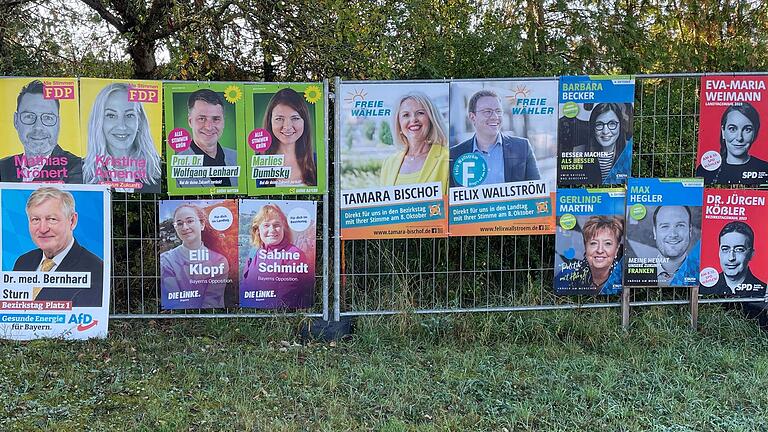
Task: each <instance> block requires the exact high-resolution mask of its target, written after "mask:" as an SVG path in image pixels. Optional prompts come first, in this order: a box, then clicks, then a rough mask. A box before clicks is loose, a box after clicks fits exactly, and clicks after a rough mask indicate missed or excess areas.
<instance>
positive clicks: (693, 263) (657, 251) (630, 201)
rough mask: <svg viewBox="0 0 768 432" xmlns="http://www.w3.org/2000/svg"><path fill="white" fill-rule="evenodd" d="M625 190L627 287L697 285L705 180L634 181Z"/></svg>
mask: <svg viewBox="0 0 768 432" xmlns="http://www.w3.org/2000/svg"><path fill="white" fill-rule="evenodd" d="M627 188H628V191H627V216H626V223H627V235H626V241H625V244H624V247H625V251H624V254H625V256H626V257H627V259H626V263H625V265H624V269H625V270H624V286H627V287H628V286H651V287H653V286H662V287H664V286H677V287H691V286H696V285H698V283H699V263H700V258H701V220H702V219H701V204H702V200H703V193H704V183H703V181H702V179H700V178H682V179H670V178H630V179H629V180H628V181H627Z"/></svg>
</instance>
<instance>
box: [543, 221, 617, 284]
mask: <svg viewBox="0 0 768 432" xmlns="http://www.w3.org/2000/svg"><path fill="white" fill-rule="evenodd" d="M581 234H582V237H583V239H584V259H582V260H581V261H577V262H575V263H573V264H572V265H570V266H569V267H568V268H566V269H565V270H563V271H562V272H560V273H558V274H557V275H556V276H555V279H556V280H559V281H567V282H568V285H569V286H568V289H574V290H578V289H590V290H591V293H590V294H592V295H597V294H615V293H617V292H618V291H620V290H621V276H622V262H623V252H622V249H623V248H622V247H621V246H622V243H621V239H622V235H623V234H624V221H623V220H621V219H620V218H617V217H611V216H591V217H590V218H589V219H587V221H586V222H585V223H584V226H583V227H582V228H581Z"/></svg>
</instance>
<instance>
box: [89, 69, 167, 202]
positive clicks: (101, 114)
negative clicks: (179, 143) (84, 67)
mask: <svg viewBox="0 0 768 432" xmlns="http://www.w3.org/2000/svg"><path fill="white" fill-rule="evenodd" d="M80 102H81V103H80V130H82V131H83V133H82V137H81V138H82V145H83V148H85V159H84V160H83V183H84V184H106V185H108V186H109V187H111V188H114V189H115V190H117V191H120V192H142V193H160V189H161V182H162V171H161V170H162V168H161V166H162V164H161V163H160V159H161V156H162V142H163V91H162V83H161V82H160V81H144V80H109V79H99V78H81V79H80Z"/></svg>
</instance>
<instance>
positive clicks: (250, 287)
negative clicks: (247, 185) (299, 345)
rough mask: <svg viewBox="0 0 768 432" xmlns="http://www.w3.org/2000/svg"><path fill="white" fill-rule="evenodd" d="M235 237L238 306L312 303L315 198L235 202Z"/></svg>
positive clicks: (282, 306) (286, 306)
mask: <svg viewBox="0 0 768 432" xmlns="http://www.w3.org/2000/svg"><path fill="white" fill-rule="evenodd" d="M239 239H240V306H241V307H248V308H256V309H301V308H308V307H311V306H312V304H313V295H314V292H315V256H316V252H315V250H316V246H315V245H316V242H317V203H316V202H314V201H268V200H254V199H244V200H241V201H240V236H239Z"/></svg>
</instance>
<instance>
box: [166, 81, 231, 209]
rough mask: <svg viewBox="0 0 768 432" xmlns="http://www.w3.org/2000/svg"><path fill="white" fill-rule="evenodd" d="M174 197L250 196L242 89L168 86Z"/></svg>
mask: <svg viewBox="0 0 768 432" xmlns="http://www.w3.org/2000/svg"><path fill="white" fill-rule="evenodd" d="M163 91H164V93H165V96H164V99H165V133H166V153H165V154H166V158H167V161H166V162H167V167H168V168H167V169H168V195H210V194H236V193H245V191H246V185H245V165H246V164H245V126H244V123H243V121H244V112H245V103H244V98H243V85H242V84H241V83H226V82H220V83H211V82H172V81H171V82H164V83H163Z"/></svg>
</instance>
